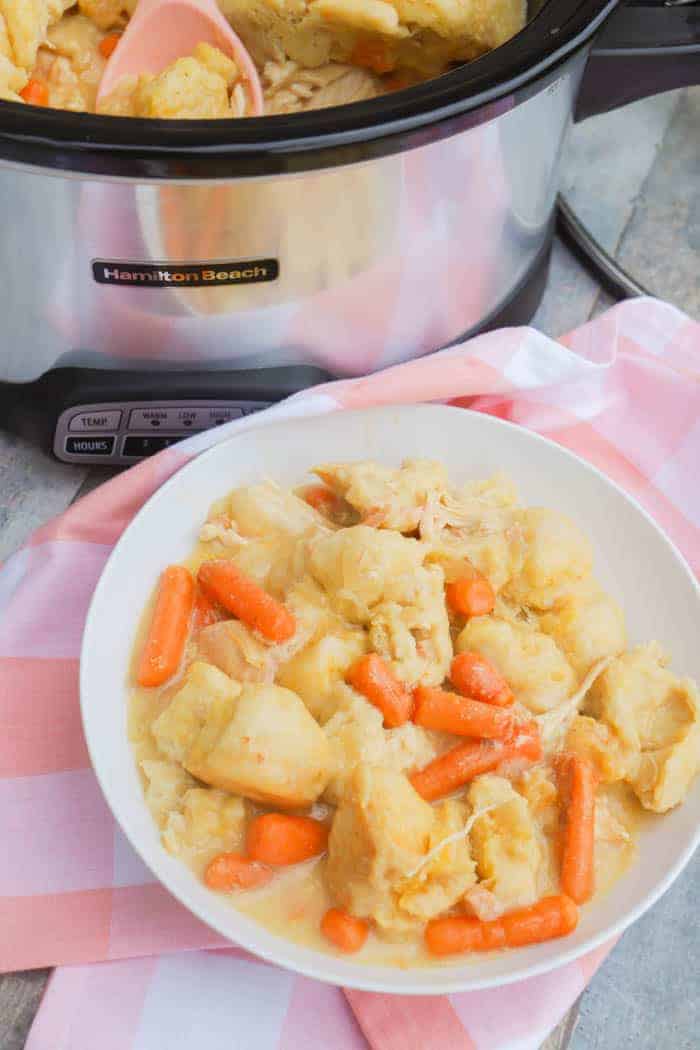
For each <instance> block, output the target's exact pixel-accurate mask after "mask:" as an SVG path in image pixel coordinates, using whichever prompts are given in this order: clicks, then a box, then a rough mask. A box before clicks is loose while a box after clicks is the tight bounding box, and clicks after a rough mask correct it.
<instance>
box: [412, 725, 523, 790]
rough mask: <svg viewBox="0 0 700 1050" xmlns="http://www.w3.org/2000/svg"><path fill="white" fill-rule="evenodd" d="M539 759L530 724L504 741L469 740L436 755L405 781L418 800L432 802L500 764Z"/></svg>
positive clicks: (514, 731) (519, 726)
mask: <svg viewBox="0 0 700 1050" xmlns="http://www.w3.org/2000/svg"><path fill="white" fill-rule="evenodd" d="M541 757H542V745H541V742H540V734H539V730H538V728H537V726H536V725H535V724H534V723H533V722H529V723H526V724H523V725H518V726H516V728H515V729H514V730H513V734H512V735H511V736H509V737H508V738H507V739H505V740H470V741H468V742H467V743H466V744H458V745H457V747H454V748H452V750H451V751H446V752H445V754H443V755H439V756H438V758H435V759H433V761H432V762H429V763H428V765H427V766H425V767H424V768H423V769H419V770H418V771H417V772H416V773H413V774H412V775H411V777H410V778H409V779H410V781H411V783H412V784H413V787H414V788H415V789H416V791H417V792H418V794H419V795H421V796H422V798H424V799H426V801H428V802H432V801H433V800H434V799H436V798H441V797H442V796H443V795H449V794H450V793H451V792H452V791H456V790H457V788H460V787H462V785H463V784H466V783H468V782H469V781H470V780H473V779H474V777H478V776H480V775H481V774H482V773H490V772H491V771H492V770H494V769H496V768H497V767H498V766H500V764H501V762H505V761H506V760H509V759H513V758H526V759H529V760H530V761H531V762H537V761H539V759H541Z"/></svg>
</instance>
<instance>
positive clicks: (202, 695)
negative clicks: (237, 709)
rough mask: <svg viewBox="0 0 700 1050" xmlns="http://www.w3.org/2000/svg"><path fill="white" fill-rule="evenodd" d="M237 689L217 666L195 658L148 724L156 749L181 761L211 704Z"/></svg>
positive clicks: (235, 693)
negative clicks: (172, 693)
mask: <svg viewBox="0 0 700 1050" xmlns="http://www.w3.org/2000/svg"><path fill="white" fill-rule="evenodd" d="M240 691H241V687H240V685H238V684H237V683H236V682H234V681H232V680H231V679H230V678H229V677H228V675H225V674H224V673H223V672H222V671H220V670H219V669H218V668H217V667H212V665H211V664H207V663H203V662H202V661H200V660H197V661H195V662H194V663H193V664H191V666H190V667H189V669H188V671H187V674H186V676H185V684H184V685H183V686H182V688H181V689H180V690H178V692H177V693H176V694H175V696H174V697H173V698H172V700H171V701H170V703H169V704H168V706H167V707H166V708H165V710H164V711H163V712H162V713H161V714H160V715H159V716H158V718H156V720H155V721H154V722H153V725H152V726H151V732H152V733H153V737H154V739H155V742H156V744H157V745H158V749H159V751H161V752H162V753H163V754H164V755H166V756H167V757H168V758H171V759H173V760H174V761H175V762H182V761H183V759H184V758H185V756H186V754H187V752H188V751H189V749H190V748H191V746H192V744H193V743H194V741H195V739H196V738H197V736H198V734H199V731H200V730H201V728H202V726H203V725H204V723H205V721H206V719H207V715H208V714H209V710H210V708H211V707H212V705H213V704H214V703H216V702H220V701H224V702H229V701H231V702H232V701H233V700H234V699H235V698H236V697H237V696H238V694H239V693H240Z"/></svg>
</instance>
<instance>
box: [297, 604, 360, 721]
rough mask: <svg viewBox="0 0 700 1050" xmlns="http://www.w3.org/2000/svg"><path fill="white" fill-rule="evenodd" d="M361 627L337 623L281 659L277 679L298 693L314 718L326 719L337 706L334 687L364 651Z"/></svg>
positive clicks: (335, 688)
mask: <svg viewBox="0 0 700 1050" xmlns="http://www.w3.org/2000/svg"><path fill="white" fill-rule="evenodd" d="M367 644H368V640H367V635H366V633H365V632H364V631H363V630H362V629H361V628H353V627H343V626H342V624H340V623H338V624H336V625H335V626H334V627H332V628H330V629H329V630H328V631H327V632H326V633H324V634H322V635H321V637H320V638H317V639H316V640H315V641H312V642H311V643H310V645H307V646H306V648H304V649H302V650H301V652H298V653H297V654H296V655H295V656H293V657H292V659H291V660H289V661H287V662H286V663H284V664H283V665H282V666H281V667H280V670H279V673H278V674H277V681H278V682H279V684H280V685H283V686H286V688H287V689H291V690H293V691H294V692H295V693H296V694H297V696H300V697H301V699H302V700H303V701H304V703H305V704H306V706H307V707H308V709H309V711H310V712H311V714H312V715H313V716H314V718H316V719H318V720H319V721H320V722H325V721H327V720H328V719H329V718H330V717H331V715H333V714H334V712H335V710H336V708H337V700H336V693H337V687H338V685H339V683H340V682H342V680H343V678H344V677H345V674H346V672H347V670H348V668H349V667H350V666H351V665H352V664H353V663H355V661H356V660H358V659H359V658H360V657H361V656H362V655H363V653H365V652H366V651H367Z"/></svg>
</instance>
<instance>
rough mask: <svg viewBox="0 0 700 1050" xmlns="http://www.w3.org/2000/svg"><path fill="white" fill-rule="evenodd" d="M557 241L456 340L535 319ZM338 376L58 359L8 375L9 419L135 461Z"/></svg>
mask: <svg viewBox="0 0 700 1050" xmlns="http://www.w3.org/2000/svg"><path fill="white" fill-rule="evenodd" d="M551 249H552V242H551V238H548V239H547V241H546V243H545V245H544V246H543V248H542V249H541V251H540V253H539V255H538V257H537V258H536V259H535V262H534V264H533V265H532V266H531V268H530V269H529V271H528V273H527V274H526V276H525V277H524V279H523V280H522V281H521V283H520V284H519V285H518V286H517V287H516V289H515V290H514V291H513V292H512V293H511V295H510V296H509V297H508V299H506V300H505V301H504V302H503V303H502V304H501V305H500V306H499V307H498V309H497V310H495V311H494V312H493V313H492V314H491V315H489V316H488V317H487V318H486V319H485V320H483V321H482V322H480V324H478V325H477V326H475V327H474V328H472V329H470V330H469V331H468V332H465V333H464V334H463V335H462V336H460V337H459V339H456V340H455V343H458V342H461V341H462V340H463V339H467V338H471V337H473V336H475V335H479V334H481V333H482V332H489V331H492V330H493V329H495V328H503V327H512V326H514V325H523V324H527V323H528V322H529V321H530V320H531V319H532V317H533V315H534V314H535V312H536V310H537V307H538V306H539V304H540V301H541V299H542V295H543V293H544V289H545V285H546V283H547V274H548V271H549V259H550V254H551ZM453 345H454V344H453ZM333 378H334V377H333V376H331V375H329V374H328V373H327V372H324V371H323V370H321V369H319V368H314V367H311V366H287V367H280V368H258V369H248V370H239V371H231V370H226V371H215V370H209V371H204V372H202V371H199V372H179V371H168V372H153V371H151V372H149V371H144V372H141V371H130V372H121V371H112V370H104V371H102V370H98V369H82V368H57V369H54V370H52V371H51V372H47V373H46V375H44V376H42V377H41V378H40V379H37V380H36V381H35V382H34V383H27V384H23V385H16V384H7V383H4V384H2V383H0V422H1V423H2V426H3V427H4V428H6V429H8V430H11V431H13V432H14V433H17V434H19V435H21V436H23V437H26V438H28V439H29V440H32V441H34V442H38V443H40V444H42V445H43V446H44V447H45V448H47V449H48V450H49V451H51V452H53V454H54V455H55V456H57V458H58V459H61V460H63V461H64V462H67V463H82V464H85V465H88V464H90V465H94V464H102V465H106V466H128V465H130V464H133V463H136V462H138V460H140V459H143V458H145V457H146V456H151V455H153V454H154V453H156V452H160V451H161V450H162V449H163V448H167V447H168V446H169V445H172V444H174V443H175V442H176V441H180V440H182V439H183V438H185V437H188V436H189V435H191V434H192V433H194V432H196V431H198V430H199V431H201V430H206V429H207V428H209V427H212V426H217V425H218V424H220V423H223V422H227V421H229V420H231V419H236V418H240V417H241V416H244V415H248V414H249V413H251V412H255V411H257V410H259V409H261V408H266V407H267V406H268V405H270V404H273V403H274V402H275V401H281V400H282V399H283V398H285V397H289V395H290V394H294V393H296V392H297V391H299V390H304V389H306V388H308V387H310V386H314V385H316V384H317V383H323V382H327V381H329V380H331V379H333Z"/></svg>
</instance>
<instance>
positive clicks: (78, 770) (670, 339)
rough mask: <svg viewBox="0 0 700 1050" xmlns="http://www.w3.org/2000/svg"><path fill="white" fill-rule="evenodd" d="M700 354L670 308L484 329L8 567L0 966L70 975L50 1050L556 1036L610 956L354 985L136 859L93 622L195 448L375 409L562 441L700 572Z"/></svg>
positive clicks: (43, 1029)
mask: <svg viewBox="0 0 700 1050" xmlns="http://www.w3.org/2000/svg"><path fill="white" fill-rule="evenodd" d="M699 351H700V325H698V324H697V323H695V322H693V321H691V320H689V319H688V318H687V317H685V316H684V315H683V314H681V313H680V312H679V311H677V310H676V309H675V308H673V307H671V306H669V305H667V304H664V303H661V302H658V301H656V300H652V299H641V300H635V301H633V302H629V303H624V304H621V305H620V306H617V307H615V308H613V309H612V310H611V311H609V312H608V313H606V314H604V315H603V316H602V317H600V318H598V319H596V320H595V321H593V322H591V323H590V324H588V325H586V326H584V327H583V328H581V329H578V330H577V331H575V332H573V333H571V334H570V335H569V336H567V337H565V338H564V339H562V340H561V341H560V342H554V341H552V340H550V339H547V338H546V337H544V336H542V335H541V334H538V333H537V332H535V331H533V330H531V329H508V330H503V331H500V332H494V333H490V334H488V335H484V336H480V337H479V338H477V339H474V340H472V341H471V342H469V343H467V344H464V345H462V346H459V347H455V348H451V349H449V350H445V351H442V352H441V353H438V354H434V355H432V356H430V357H427V358H423V359H421V360H419V361H415V362H412V363H410V364H406V365H401V366H397V367H395V368H391V369H388V370H386V371H384V372H382V373H379V374H376V375H373V376H370V377H368V378H365V379H358V380H347V381H341V382H337V383H333V384H328V385H326V386H323V387H317V388H315V389H314V390H312V391H305V392H303V393H301V394H298V395H296V396H295V397H293V398H291V399H289V400H288V401H286V402H283V403H282V404H280V405H277V406H275V407H274V408H272V409H269V410H267V411H266V412H262V413H259V414H256V415H254V416H251V417H247V418H245V419H244V420H241V421H239V422H234V423H230V424H227V425H225V426H223V427H219V428H217V429H216V430H214V431H208V432H206V433H204V434H201V435H197V436H195V437H193V438H191V439H189V440H188V441H187V442H184V443H182V444H179V445H177V446H176V447H175V448H172V449H169V450H167V451H166V452H164V453H162V454H161V455H159V456H157V457H156V458H155V459H153V460H149V461H146V462H144V463H142V464H140V465H139V466H137V467H135V468H132V470H130V471H128V472H127V473H125V474H122V475H120V476H119V477H117V478H115V479H113V480H112V481H110V482H108V483H107V484H106V485H103V486H102V487H101V488H99V489H97V490H95V491H94V492H92V493H91V494H90V495H88V496H86V497H85V498H83V499H82V500H80V501H79V502H78V503H76V504H75V505H74V506H73V507H71V508H70V509H69V510H68V511H67V512H66V513H65V514H63V515H61V517H59V518H58V519H56V520H54V521H53V522H51V523H50V524H49V525H47V526H45V527H44V528H42V529H39V530H38V531H37V532H36V533H34V535H33V536H32V537H31V538H30V539H29V541H28V542H27V544H26V545H25V546H24V547H23V548H22V549H21V550H20V551H18V552H17V553H16V554H14V555H13V556H12V557H10V558H9V559H8V560H7V562H6V563H5V564H4V565H3V566H2V567H1V568H0V827H2V829H3V856H2V860H0V969H2V970H6V971H8V970H15V969H22V968H31V967H38V966H47V965H58V966H59V967H60V968H59V969H58V970H57V971H56V972H55V974H54V976H53V977H52V979H51V982H50V984H49V987H48V990H47V993H46V995H45V999H44V1002H43V1004H42V1007H41V1009H40V1012H39V1014H38V1016H37V1019H36V1022H35V1024H34V1026H33V1028H32V1031H31V1034H30V1037H29V1041H28V1043H27V1046H28V1048H29V1050H94V1047H95V1046H99V1047H100V1050H179V1048H180V1047H182V1048H183V1050H184V1048H185V1047H187V1050H191V1047H192V1045H193V1041H196V1045H197V1046H200V1047H201V1048H202V1050H224V1047H225V1048H226V1050H230V1048H231V1047H233V1046H241V1047H242V1046H244V1045H245V1046H246V1047H250V1046H253V1047H255V1048H256V1050H294V1048H299V1050H301V1048H302V1047H303V1048H304V1050H316V1048H318V1050H320V1048H322V1047H323V1048H325V1047H327V1046H328V1045H332V1046H333V1047H334V1048H337V1050H355V1048H360V1047H367V1046H368V1045H369V1046H371V1047H372V1048H374V1050H395V1048H396V1050H399V1047H400V1048H401V1050H412V1048H414V1047H415V1048H416V1050H418V1048H420V1050H433V1048H435V1050H437V1048H438V1047H439V1048H440V1050H463V1048H477V1050H506V1048H507V1050H515V1048H523V1050H525V1048H534V1047H536V1046H538V1045H539V1043H540V1042H541V1041H542V1039H544V1038H545V1036H546V1035H547V1033H548V1032H549V1031H550V1030H551V1028H553V1027H554V1025H555V1024H556V1023H557V1022H558V1021H559V1019H560V1017H561V1016H562V1015H563V1014H564V1012H565V1011H566V1009H568V1007H569V1006H570V1005H571V1003H572V1002H573V1001H574V999H575V998H576V997H577V996H578V995H579V994H580V993H581V991H582V990H583V988H584V987H585V985H586V984H587V982H588V980H589V979H590V976H591V974H592V973H593V972H594V970H595V968H596V966H597V965H598V964H599V962H600V961H601V960H602V958H603V957H604V955H605V952H606V949H602V950H599V951H597V952H595V953H593V954H591V955H589V956H586V957H585V958H583V959H580V960H578V961H577V962H575V963H572V964H569V965H567V966H566V967H563V968H561V969H558V970H556V971H553V972H551V973H549V974H546V975H544V976H541V977H537V978H533V979H530V980H528V981H524V982H521V983H519V984H517V985H511V986H509V987H507V988H503V989H493V990H490V991H485V992H483V991H482V992H474V993H464V994H459V995H451V996H429V997H422V998H418V999H407V998H402V997H392V996H387V995H375V994H370V993H363V992H350V991H348V992H346V993H345V994H343V992H342V991H341V990H339V989H336V988H332V987H328V986H325V985H322V984H319V983H317V982H314V981H311V980H308V979H307V978H302V977H297V976H295V975H293V974H291V973H289V972H287V971H283V970H280V969H279V968H277V967H274V966H271V965H268V964H266V963H263V962H262V961H260V960H257V959H254V958H252V957H251V956H249V955H248V954H247V953H245V952H243V951H241V950H239V949H236V948H232V947H230V946H229V945H228V944H227V942H226V941H225V940H224V939H223V938H221V937H220V936H219V935H218V934H216V933H214V932H212V931H211V930H209V929H208V928H207V927H206V926H204V925H202V924H201V923H200V922H199V921H198V920H196V919H195V918H194V917H193V916H191V915H190V914H189V913H188V912H187V911H185V910H184V909H183V908H182V907H181V906H180V905H179V904H178V903H177V902H176V901H175V900H174V898H172V897H171V896H170V895H169V894H168V893H167V892H166V891H165V890H164V889H162V888H161V887H160V885H159V884H158V883H156V882H155V881H154V879H153V876H152V875H151V874H150V872H149V871H147V870H146V869H145V867H144V866H143V865H142V863H141V862H140V860H139V859H138V858H137V857H136V856H135V854H134V853H133V851H132V850H131V848H130V847H129V845H128V843H127V842H126V840H125V838H124V836H123V835H122V834H121V832H120V830H119V829H118V828H117V827H116V825H115V823H114V821H113V819H112V817H111V815H110V813H109V811H108V809H107V807H106V804H105V802H104V800H103V798H102V796H101V794H100V791H99V789H98V787H97V784H96V781H95V778H94V776H93V774H92V772H91V770H90V766H89V762H88V757H87V752H86V748H85V743H84V740H83V737H82V733H81V728H80V717H79V709H78V656H79V650H80V640H81V634H82V628H83V623H84V618H85V614H86V611H87V607H88V603H89V600H90V597H91V594H92V591H93V589H94V586H95V583H96V582H97V579H98V577H99V575H100V572H101V570H102V567H103V565H104V563H105V561H106V559H107V557H108V555H109V553H110V550H111V549H112V546H113V545H114V543H115V542H116V540H117V539H118V537H119V535H120V534H121V532H122V531H123V529H124V527H125V526H126V525H127V524H128V522H129V520H130V519H131V518H132V517H133V515H134V514H135V513H136V511H137V510H138V509H139V507H140V506H141V505H142V504H143V502H144V501H145V500H146V499H147V498H148V496H149V495H150V494H151V493H152V492H154V491H155V489H156V488H157V487H158V486H159V485H160V484H162V482H163V481H164V480H165V479H166V478H167V477H169V476H170V475H171V474H172V473H173V472H174V471H175V470H177V469H178V468H179V467H180V466H181V465H182V464H183V463H184V462H185V461H187V459H189V458H191V457H192V456H194V455H197V454H198V453H199V452H200V451H202V450H203V449H204V448H206V447H208V446H209V445H211V444H213V443H216V442H218V441H221V440H224V439H226V438H228V437H231V436H232V435H235V434H236V433H237V432H240V431H242V430H243V429H249V428H251V427H258V426H265V425H267V424H269V423H272V422H274V421H275V420H278V419H282V418H290V417H292V416H296V415H310V414H315V413H324V412H331V411H338V410H342V409H343V408H349V407H360V406H365V405H370V404H384V403H398V402H417V401H437V402H448V403H451V404H457V405H463V406H468V407H470V408H472V409H476V410H479V411H483V412H488V413H491V414H494V415H497V416H500V417H502V418H506V419H509V420H511V421H514V422H517V423H520V424H521V425H523V426H527V427H529V428H531V429H534V430H537V431H538V432H540V433H542V434H545V435H547V436H548V437H550V438H553V439H554V440H555V441H558V442H559V443H561V444H562V445H564V446H566V447H568V448H570V449H572V450H573V451H575V452H577V453H578V454H579V455H581V456H583V457H585V458H587V459H588V460H589V461H591V462H592V463H594V464H595V465H596V466H597V467H599V468H600V469H601V470H603V471H604V472H606V473H607V474H608V475H609V476H611V477H613V478H614V479H615V480H616V481H617V482H618V483H619V484H621V485H622V487H624V488H625V489H627V491H628V492H630V493H632V494H633V495H634V496H636V497H637V499H639V500H640V502H641V503H642V504H643V505H644V506H645V507H646V508H647V510H649V511H650V512H651V513H652V514H653V515H654V517H655V518H656V520H657V521H658V522H659V523H660V524H661V525H662V526H663V527H664V528H665V529H666V530H667V532H668V533H669V534H670V535H671V537H672V538H673V540H674V541H675V542H676V544H677V545H678V546H679V547H680V548H681V550H682V551H683V552H684V553H685V556H686V558H687V559H688V560H689V562H690V563H691V565H692V566H693V567H694V569H695V571H696V572H697V571H698V570H699V569H700V486H698V484H697V482H698V463H699V462H700V352H699ZM184 949H189V951H187V952H186V953H183V950H184ZM212 949H215V950H212ZM67 964H73V965H67Z"/></svg>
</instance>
